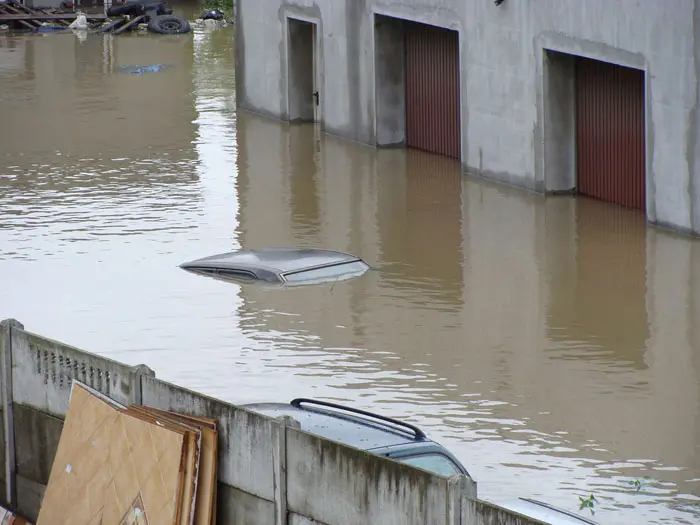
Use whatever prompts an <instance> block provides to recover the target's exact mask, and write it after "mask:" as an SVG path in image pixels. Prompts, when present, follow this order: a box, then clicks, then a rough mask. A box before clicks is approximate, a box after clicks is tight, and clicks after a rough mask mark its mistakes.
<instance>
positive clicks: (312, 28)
mask: <svg viewBox="0 0 700 525" xmlns="http://www.w3.org/2000/svg"><path fill="white" fill-rule="evenodd" d="M287 20H288V26H289V35H288V38H289V40H288V42H289V43H288V56H289V60H288V72H287V78H288V81H287V91H288V93H287V97H288V104H289V120H290V122H317V121H318V120H319V115H318V113H319V112H318V108H319V101H320V94H319V92H318V57H317V52H316V49H317V46H316V33H317V26H316V24H315V23H313V22H307V21H304V20H297V19H295V18H288V19H287Z"/></svg>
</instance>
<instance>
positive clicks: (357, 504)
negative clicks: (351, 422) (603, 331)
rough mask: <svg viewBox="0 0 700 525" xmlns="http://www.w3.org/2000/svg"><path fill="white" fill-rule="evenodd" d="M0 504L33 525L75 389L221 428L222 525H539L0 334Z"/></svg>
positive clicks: (308, 438)
mask: <svg viewBox="0 0 700 525" xmlns="http://www.w3.org/2000/svg"><path fill="white" fill-rule="evenodd" d="M0 365H1V368H2V373H1V375H0V378H1V379H2V384H1V385H0V386H1V387H2V393H3V396H2V406H1V408H2V444H3V446H4V454H0V456H1V457H2V460H1V461H2V463H3V464H4V466H5V468H4V470H3V474H2V479H0V481H1V482H2V485H0V487H2V489H3V492H2V493H3V497H2V498H1V499H3V500H5V501H4V503H5V504H7V505H8V506H10V507H11V508H13V509H15V510H17V511H18V512H19V513H20V514H22V515H23V516H25V517H27V518H29V519H30V520H36V518H37V516H38V513H39V508H40V507H41V499H42V497H43V494H44V490H45V488H46V484H47V483H48V478H49V474H50V471H51V466H52V464H53V459H54V456H55V454H56V448H57V446H58V440H59V438H60V435H61V430H62V427H63V419H64V417H65V414H66V411H67V409H68V400H69V394H70V386H71V382H72V380H73V379H76V380H78V381H81V382H83V383H85V384H87V385H89V386H91V387H93V388H95V389H96V390H98V391H100V392H102V393H103V394H105V395H107V396H109V397H111V398H112V399H114V400H115V401H118V402H120V403H122V404H125V405H128V404H130V403H142V404H144V405H149V406H153V407H157V408H161V409H166V410H175V411H179V412H183V413H187V414H192V415H197V416H206V417H214V418H216V419H218V421H219V429H220V430H219V491H218V510H217V517H218V521H219V522H220V523H241V524H246V525H247V524H251V525H258V524H260V525H263V524H264V525H269V524H275V525H286V524H291V525H311V524H315V525H340V524H343V525H353V524H357V525H360V524H366V523H382V524H383V525H384V524H385V525H399V524H401V525H405V524H416V525H418V524H420V525H433V524H435V525H487V524H492V523H499V524H500V525H536V524H537V523H540V522H538V521H536V520H531V519H528V518H524V517H522V516H519V515H517V514H515V513H512V512H510V511H506V510H504V509H501V508H499V507H497V506H494V505H490V504H488V503H485V502H482V501H478V500H476V499H475V488H474V485H473V482H470V481H469V480H467V478H465V477H463V476H455V477H452V478H446V477H442V476H438V475H435V474H432V473H429V472H426V471H424V470H421V469H417V468H414V467H411V466H409V465H406V464H403V463H398V462H395V461H393V460H390V459H387V458H384V457H380V456H376V455H374V454H370V453H367V452H363V451H360V450H357V449H355V448H352V447H347V446H344V445H341V444H339V443H335V442H332V441H329V440H326V439H323V438H320V437H317V436H314V435H311V434H308V433H306V432H303V431H301V430H299V429H297V428H293V427H289V426H286V425H285V423H284V422H283V421H280V420H275V419H271V418H268V417H265V416H261V415H259V414H256V413H253V412H250V411H248V410H245V409H243V408H240V407H237V406H235V405H231V404H229V403H225V402H223V401H220V400H218V399H214V398H211V397H207V396H204V395H201V394H198V393H196V392H193V391H190V390H187V389H184V388H181V387H179V386H176V385H173V384H170V383H167V382H165V381H161V380H159V379H157V378H156V377H155V374H154V373H153V372H152V371H151V370H150V369H148V368H147V367H145V366H139V367H130V366H127V365H124V364H122V363H118V362H116V361H111V360H109V359H105V358H103V357H100V356H97V355H94V354H90V353H88V352H84V351H82V350H78V349H77V348H73V347H70V346H67V345H64V344H62V343H58V342H56V341H53V340H51V339H47V338H44V337H40V336H38V335H35V334H32V333H29V332H27V331H25V330H24V327H23V326H22V325H21V324H19V323H18V322H17V321H13V320H7V321H3V322H2V323H1V324H0Z"/></svg>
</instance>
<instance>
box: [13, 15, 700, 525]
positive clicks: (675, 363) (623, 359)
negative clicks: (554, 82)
mask: <svg viewBox="0 0 700 525" xmlns="http://www.w3.org/2000/svg"><path fill="white" fill-rule="evenodd" d="M149 64H163V65H165V66H167V67H165V68H164V69H162V70H160V71H158V72H151V73H144V74H140V75H139V74H131V73H132V72H133V70H130V69H124V68H123V66H134V65H149ZM234 75H235V71H234V60H233V32H232V30H231V28H223V29H220V30H216V31H204V30H201V29H197V30H196V31H195V32H194V34H190V35H184V36H175V37H165V36H155V35H148V34H141V35H121V36H117V37H112V36H100V35H89V36H88V37H87V38H85V39H80V38H78V37H76V36H75V35H72V34H68V35H56V34H49V35H19V34H14V35H12V34H8V33H7V32H1V31H0V108H2V111H1V112H0V119H1V123H2V128H1V129H2V132H1V137H0V166H1V167H2V171H1V172H0V283H1V284H0V318H6V317H14V318H17V319H18V320H20V321H21V322H23V323H24V324H25V326H26V327H27V329H29V330H31V331H34V332H38V333H40V334H43V335H46V336H49V337H53V338H56V339H60V340H63V341H65V342H68V343H70V344H74V345H76V346H79V347H83V348H85V349H88V350H91V351H95V352H98V353H100V354H103V355H106V356H109V357H111V358H114V359H118V360H122V361H125V362H127V363H131V364H136V363H146V364H148V365H149V366H151V367H152V368H154V369H155V370H156V373H157V374H158V375H159V376H160V377H162V378H164V379H166V380H169V381H174V382H177V383H180V384H182V385H185V386H187V387H190V388H194V389H198V390H200V391H202V392H205V393H207V394H210V395H214V396H217V397H221V398H224V399H227V400H230V401H233V402H241V403H242V402H251V401H261V400H288V399H290V398H292V397H295V396H302V395H303V396H317V397H321V398H324V399H328V400H339V401H342V402H348V403H354V404H356V405H357V406H360V407H363V408H370V409H374V410H377V411H380V412H382V413H385V414H389V415H394V416H397V417H402V418H406V419H407V420H410V421H412V422H416V423H418V424H420V425H422V426H424V427H425V428H426V430H427V431H428V432H429V433H430V434H431V435H432V436H433V437H434V438H436V439H437V440H439V441H441V442H443V443H444V444H445V445H446V446H448V447H449V448H450V449H452V450H453V451H454V452H455V453H456V454H457V455H458V456H459V458H460V459H461V460H462V461H463V462H464V464H465V465H466V466H467V467H468V468H469V470H470V472H471V474H472V475H473V476H474V477H475V478H476V480H477V481H478V484H479V494H480V495H481V496H482V497H484V498H486V499H489V500H493V501H496V502H498V501H499V500H502V499H505V498H510V497H514V496H534V497H537V498H540V499H544V500H546V501H549V502H551V503H554V504H556V505H560V506H562V507H566V508H569V509H573V510H577V509H578V505H579V496H587V495H588V494H590V493H593V494H594V495H595V496H596V497H597V499H598V501H599V504H598V509H597V512H596V514H595V517H596V518H597V519H599V520H600V522H601V523H610V524H620V525H622V524H633V523H634V524H636V523H697V522H698V520H700V241H698V240H693V239H690V238H687V237H683V236H680V235H675V234H672V233H669V232H666V231H663V230H660V229H655V228H648V227H647V226H646V224H645V221H644V218H643V216H641V215H639V214H638V213H635V212H629V211H626V210H622V209H620V208H617V207H614V206H609V205H606V204H604V203H600V202H596V201H592V200H586V199H573V198H569V197H554V198H544V197H541V196H537V195H533V194H530V193H527V192H523V191H520V190H517V189H512V188H509V187H505V186H501V185H496V184H492V183H488V182H484V181H481V180H476V179H471V178H464V177H462V176H461V175H460V171H459V166H458V165H457V164H456V163H455V162H453V161H451V160H447V159H444V158H439V157H434V156H431V155H427V154H423V153H420V152H416V151H401V150H375V149H373V148H368V147H363V146H359V145H356V144H352V143H349V142H345V141H342V140H339V139H336V138H333V137H329V136H324V135H322V134H320V133H319V132H318V130H316V129H314V127H313V125H294V126H289V125H286V124H283V123H279V122H276V121H273V120H268V119H266V118H263V117H259V116H256V115H252V114H249V113H245V112H240V113H239V112H237V111H236V107H235V101H234V88H235V77H234ZM268 245H301V246H314V247H327V248H332V249H337V250H343V251H349V252H352V253H354V254H357V255H361V256H363V257H364V258H365V259H367V261H368V262H370V263H371V264H372V265H374V266H375V268H376V269H375V271H372V272H370V273H368V274H366V275H364V276H362V277H360V278H358V279H354V280H351V281H347V282H341V283H336V284H334V285H327V286H326V285H321V286H314V287H306V288H300V289H293V290H287V289H270V288H259V287H256V286H252V285H246V286H238V285H235V284H229V283H223V282H220V281H216V280H213V279H208V278H205V277H198V276H195V275H192V274H189V273H187V272H184V271H182V270H181V269H179V268H178V266H177V265H178V264H180V263H181V262H184V261H186V260H191V259H194V258H198V257H202V256H205V255H210V254H213V253H218V252H222V251H227V250H230V249H234V248H238V247H260V246H268ZM644 476H648V479H645V478H644ZM633 480H643V481H644V485H643V487H642V488H641V489H640V490H639V491H637V490H636V489H635V488H634V487H633V486H631V485H630V482H632V481H633Z"/></svg>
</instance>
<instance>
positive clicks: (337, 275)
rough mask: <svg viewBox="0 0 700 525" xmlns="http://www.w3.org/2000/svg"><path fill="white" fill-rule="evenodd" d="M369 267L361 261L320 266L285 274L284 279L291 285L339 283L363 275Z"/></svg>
mask: <svg viewBox="0 0 700 525" xmlns="http://www.w3.org/2000/svg"><path fill="white" fill-rule="evenodd" d="M368 269H369V266H368V265H367V264H366V263H365V262H363V261H352V262H348V263H342V264H332V265H329V266H321V267H319V268H313V269H311V270H300V271H296V272H291V273H285V274H284V278H285V280H286V281H287V282H288V283H291V284H311V283H316V282H321V281H341V280H343V279H349V278H350V277H353V276H355V275H357V274H360V273H363V272H365V271H366V270H368Z"/></svg>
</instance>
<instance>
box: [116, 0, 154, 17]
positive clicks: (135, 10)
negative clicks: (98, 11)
mask: <svg viewBox="0 0 700 525" xmlns="http://www.w3.org/2000/svg"><path fill="white" fill-rule="evenodd" d="M147 1H148V0H140V1H139V0H136V1H135V2H127V3H125V4H119V5H115V6H112V7H110V8H109V9H108V10H107V16H123V15H131V16H135V15H140V14H142V13H143V4H145V3H146V2H147Z"/></svg>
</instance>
